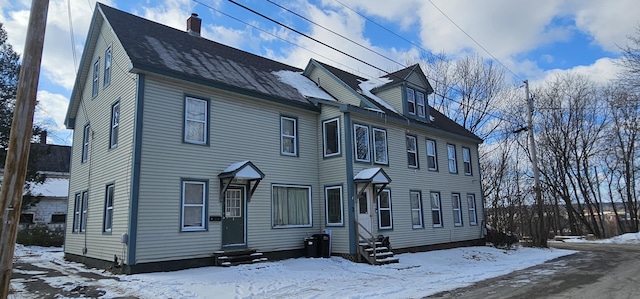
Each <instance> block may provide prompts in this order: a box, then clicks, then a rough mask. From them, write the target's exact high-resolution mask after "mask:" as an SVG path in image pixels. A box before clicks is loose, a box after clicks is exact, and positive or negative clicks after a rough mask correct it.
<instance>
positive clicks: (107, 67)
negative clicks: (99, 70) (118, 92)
mask: <svg viewBox="0 0 640 299" xmlns="http://www.w3.org/2000/svg"><path fill="white" fill-rule="evenodd" d="M110 83H111V46H109V47H108V48H107V49H106V50H105V51H104V82H103V86H105V87H106V86H108V85H109V84H110Z"/></svg>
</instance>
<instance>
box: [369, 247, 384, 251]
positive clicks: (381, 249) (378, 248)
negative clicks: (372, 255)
mask: <svg viewBox="0 0 640 299" xmlns="http://www.w3.org/2000/svg"><path fill="white" fill-rule="evenodd" d="M365 250H366V251H368V252H373V247H369V248H366V249H365ZM388 250H389V248H387V247H376V251H388Z"/></svg>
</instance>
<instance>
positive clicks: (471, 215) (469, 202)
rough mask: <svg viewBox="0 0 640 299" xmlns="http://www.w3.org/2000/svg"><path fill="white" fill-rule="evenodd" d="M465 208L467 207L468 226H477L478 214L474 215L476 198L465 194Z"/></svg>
mask: <svg viewBox="0 0 640 299" xmlns="http://www.w3.org/2000/svg"><path fill="white" fill-rule="evenodd" d="M467 206H468V207H469V225H478V214H477V213H476V196H475V195H473V194H467Z"/></svg>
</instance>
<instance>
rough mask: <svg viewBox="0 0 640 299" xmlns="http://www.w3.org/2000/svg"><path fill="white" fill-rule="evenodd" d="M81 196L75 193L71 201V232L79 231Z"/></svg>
mask: <svg viewBox="0 0 640 299" xmlns="http://www.w3.org/2000/svg"><path fill="white" fill-rule="evenodd" d="M81 213H82V194H81V193H76V195H75V198H74V201H73V226H71V231H72V232H74V233H77V232H79V231H80V216H82V214H81Z"/></svg>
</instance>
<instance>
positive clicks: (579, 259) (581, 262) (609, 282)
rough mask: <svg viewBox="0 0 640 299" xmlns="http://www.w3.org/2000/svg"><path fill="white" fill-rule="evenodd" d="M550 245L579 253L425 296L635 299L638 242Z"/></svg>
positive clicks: (639, 279)
mask: <svg viewBox="0 0 640 299" xmlns="http://www.w3.org/2000/svg"><path fill="white" fill-rule="evenodd" d="M549 245H550V246H551V247H554V248H561V249H570V250H577V251H579V252H578V253H576V254H572V255H568V256H564V257H560V258H557V259H554V260H551V261H549V262H547V263H545V264H542V265H538V266H535V267H531V268H527V269H524V270H520V271H516V272H513V273H510V274H507V275H504V276H500V277H496V278H493V279H488V280H484V281H481V282H478V283H476V284H474V285H472V286H469V287H465V288H460V289H456V290H452V291H448V292H442V293H438V294H435V295H433V296H429V297H426V298H486V299H490V298H638V296H639V295H638V294H640V245H637V244H635V245H632V244H624V245H623V244H598V243H563V242H550V243H549Z"/></svg>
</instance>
